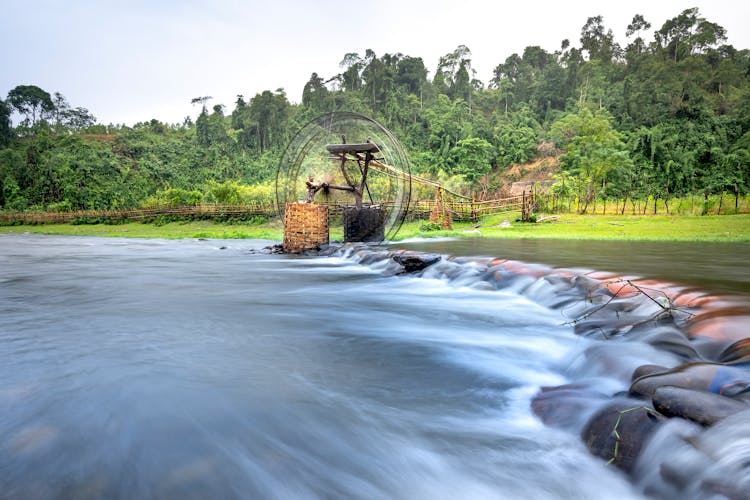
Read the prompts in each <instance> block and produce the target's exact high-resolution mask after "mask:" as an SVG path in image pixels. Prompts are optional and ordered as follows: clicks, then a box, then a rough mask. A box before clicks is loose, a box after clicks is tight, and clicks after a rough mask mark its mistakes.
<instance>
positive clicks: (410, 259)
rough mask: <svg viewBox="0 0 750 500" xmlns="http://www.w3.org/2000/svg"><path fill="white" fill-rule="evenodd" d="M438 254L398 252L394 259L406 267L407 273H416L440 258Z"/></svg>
mask: <svg viewBox="0 0 750 500" xmlns="http://www.w3.org/2000/svg"><path fill="white" fill-rule="evenodd" d="M440 258H441V257H440V256H439V255H436V254H418V253H398V254H396V255H394V256H393V260H395V261H396V262H397V263H399V264H400V265H401V266H403V268H404V272H406V273H416V272H417V271H421V270H422V269H424V268H426V267H429V266H431V265H433V264H435V263H436V262H438V261H439V260H440Z"/></svg>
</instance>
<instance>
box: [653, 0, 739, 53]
mask: <svg viewBox="0 0 750 500" xmlns="http://www.w3.org/2000/svg"><path fill="white" fill-rule="evenodd" d="M655 36H656V43H657V45H658V47H659V48H660V49H662V50H664V51H666V53H667V54H668V55H669V56H670V57H671V58H672V59H673V60H674V62H678V61H680V60H682V59H685V58H686V57H688V56H690V55H692V54H694V53H696V52H702V51H705V50H706V49H708V48H709V47H713V46H716V45H717V44H718V43H720V42H723V41H726V39H727V34H726V30H725V29H724V28H722V27H721V26H719V25H718V24H715V23H711V22H709V21H707V20H706V19H705V18H703V17H701V16H700V13H699V12H698V8H697V7H694V8H692V9H686V10H684V11H682V13H681V14H680V15H679V16H677V17H674V18H672V19H670V20H668V21H667V22H665V23H664V25H663V26H662V27H661V29H660V30H659V31H657V32H656V33H655Z"/></svg>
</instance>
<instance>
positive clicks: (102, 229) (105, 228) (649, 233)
mask: <svg viewBox="0 0 750 500" xmlns="http://www.w3.org/2000/svg"><path fill="white" fill-rule="evenodd" d="M517 215H518V214H515V213H508V214H500V215H494V216H491V217H488V218H486V219H484V220H482V221H480V222H479V224H478V227H474V226H475V224H470V223H454V224H453V229H452V230H450V231H429V230H423V229H421V228H422V227H423V226H424V225H425V223H424V222H423V221H416V222H409V223H406V224H404V226H403V227H402V229H401V231H400V232H399V233H398V235H397V237H396V239H397V240H402V239H406V238H414V237H426V238H429V237H445V236H454V237H462V238H475V237H488V238H563V239H591V240H651V241H750V215H747V214H743V215H722V216H713V215H709V216H676V217H672V216H667V215H656V216H653V215H652V216H648V215H647V216H637V215H636V216H633V215H625V216H617V215H606V216H605V215H571V214H566V215H561V216H559V217H558V218H557V219H556V220H554V221H552V222H538V223H535V224H524V223H520V222H515V219H516V217H517ZM504 222H507V223H509V224H510V226H511V227H501V225H506V226H507V224H503V223H504ZM11 233H15V234H18V233H34V234H62V235H78V236H107V237H130V238H166V239H179V238H222V239H224V238H231V239H234V238H258V239H269V240H278V241H280V240H281V239H282V235H283V229H282V226H281V223H280V221H278V220H272V221H270V222H268V223H265V224H239V223H238V224H215V223H213V222H209V221H199V222H172V223H168V224H163V225H154V224H142V223H139V222H132V223H127V224H117V225H108V224H91V225H89V224H80V225H72V224H45V225H24V226H0V234H11ZM331 239H332V240H340V239H341V231H340V230H338V231H337V230H335V229H332V231H331Z"/></svg>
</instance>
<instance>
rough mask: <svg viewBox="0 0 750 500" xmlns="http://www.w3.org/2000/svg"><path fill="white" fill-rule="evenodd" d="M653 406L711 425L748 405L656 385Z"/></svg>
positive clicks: (719, 396) (665, 412)
mask: <svg viewBox="0 0 750 500" xmlns="http://www.w3.org/2000/svg"><path fill="white" fill-rule="evenodd" d="M652 401H653V403H654V408H655V409H656V411H658V412H659V413H661V414H662V415H665V416H668V417H681V418H686V419H688V420H692V421H693V422H697V423H699V424H702V425H713V424H715V423H716V422H718V421H720V420H723V419H725V418H726V417H729V416H731V415H734V414H735V413H739V412H741V411H743V410H747V409H750V405H748V404H747V403H743V402H740V401H736V400H734V399H732V398H728V397H726V396H721V395H719V394H714V393H712V392H707V391H696V390H694V389H685V388H682V387H673V386H663V387H657V388H656V390H655V391H654V395H653V398H652Z"/></svg>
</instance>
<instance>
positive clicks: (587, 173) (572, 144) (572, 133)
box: [552, 108, 630, 213]
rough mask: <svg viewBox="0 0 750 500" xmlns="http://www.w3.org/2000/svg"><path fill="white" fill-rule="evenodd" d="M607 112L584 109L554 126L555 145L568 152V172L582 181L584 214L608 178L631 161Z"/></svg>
mask: <svg viewBox="0 0 750 500" xmlns="http://www.w3.org/2000/svg"><path fill="white" fill-rule="evenodd" d="M611 120H612V119H611V117H610V116H609V115H608V113H607V112H606V111H604V110H598V111H596V112H595V113H593V112H591V110H589V109H588V108H582V109H581V110H580V111H579V112H578V113H575V114H573V113H571V114H568V115H566V116H565V117H563V118H561V119H560V120H558V121H557V122H555V124H554V125H553V127H552V136H553V138H554V140H555V143H556V144H557V145H558V146H559V147H560V148H562V149H563V151H565V153H564V154H563V155H562V156H561V157H560V163H561V165H562V167H563V169H564V170H565V171H566V173H567V174H568V175H570V176H572V177H575V178H577V179H578V181H579V184H578V185H579V186H580V189H581V191H579V193H578V194H579V197H580V198H581V199H583V201H584V206H583V208H582V210H581V211H582V212H584V213H585V212H586V210H587V209H588V206H589V204H590V203H591V202H592V201H594V199H595V198H596V195H597V191H598V189H599V186H600V185H603V184H604V182H605V181H606V178H607V175H608V174H609V173H610V172H612V171H613V170H615V169H616V168H618V167H621V166H624V165H627V164H628V163H629V161H630V158H629V155H628V152H627V149H626V147H625V144H624V143H623V142H622V136H621V134H620V133H619V132H617V131H616V130H615V129H614V128H612V123H611Z"/></svg>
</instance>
